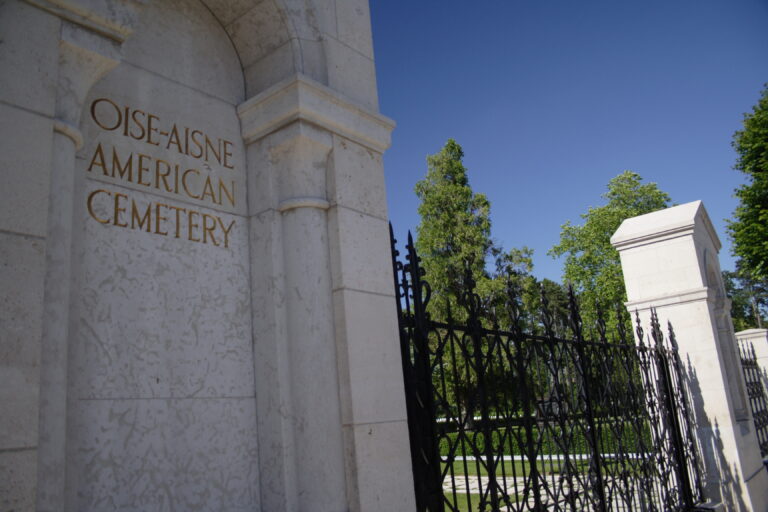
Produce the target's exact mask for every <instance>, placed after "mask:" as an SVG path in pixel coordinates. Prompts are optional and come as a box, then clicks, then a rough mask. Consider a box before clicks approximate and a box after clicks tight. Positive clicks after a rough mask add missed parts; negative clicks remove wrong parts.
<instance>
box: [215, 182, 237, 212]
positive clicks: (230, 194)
mask: <svg viewBox="0 0 768 512" xmlns="http://www.w3.org/2000/svg"><path fill="white" fill-rule="evenodd" d="M231 183H232V188H231V189H230V190H227V187H226V186H225V185H224V180H222V179H221V178H219V204H221V195H222V194H221V193H222V192H224V195H225V196H227V199H229V204H231V205H232V206H235V180H232V182H231Z"/></svg>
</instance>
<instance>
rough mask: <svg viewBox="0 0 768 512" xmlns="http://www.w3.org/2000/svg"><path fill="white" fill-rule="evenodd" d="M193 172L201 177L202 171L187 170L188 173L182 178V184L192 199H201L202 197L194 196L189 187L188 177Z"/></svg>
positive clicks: (185, 172)
mask: <svg viewBox="0 0 768 512" xmlns="http://www.w3.org/2000/svg"><path fill="white" fill-rule="evenodd" d="M191 172H193V173H195V174H197V175H200V171H198V170H197V169H187V170H186V171H184V174H183V175H182V176H181V184H182V186H183V187H184V192H186V193H187V195H188V196H189V197H191V198H192V199H200V196H196V195H194V194H193V193H192V192H190V191H189V188H188V187H187V175H188V174H189V173H191Z"/></svg>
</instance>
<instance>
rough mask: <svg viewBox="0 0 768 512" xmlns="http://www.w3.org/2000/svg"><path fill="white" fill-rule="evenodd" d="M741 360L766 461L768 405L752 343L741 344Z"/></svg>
mask: <svg viewBox="0 0 768 512" xmlns="http://www.w3.org/2000/svg"><path fill="white" fill-rule="evenodd" d="M739 359H740V360H741V366H742V369H743V370H744V380H745V382H746V388H747V396H748V398H749V406H750V409H751V411H752V421H753V423H754V425H755V433H756V434H757V440H758V444H759V445H760V456H761V457H763V459H766V457H768V405H767V404H766V402H767V400H766V397H765V386H764V385H763V376H762V374H761V369H760V365H759V364H758V363H757V356H756V355H755V348H754V346H753V345H752V344H751V343H746V342H742V343H740V346H739Z"/></svg>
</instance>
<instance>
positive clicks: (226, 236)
mask: <svg viewBox="0 0 768 512" xmlns="http://www.w3.org/2000/svg"><path fill="white" fill-rule="evenodd" d="M216 220H217V221H219V225H220V226H221V229H222V231H224V247H225V248H229V232H230V231H232V227H233V226H234V225H235V221H234V220H233V221H232V222H230V223H229V227H224V223H223V222H222V221H221V217H216Z"/></svg>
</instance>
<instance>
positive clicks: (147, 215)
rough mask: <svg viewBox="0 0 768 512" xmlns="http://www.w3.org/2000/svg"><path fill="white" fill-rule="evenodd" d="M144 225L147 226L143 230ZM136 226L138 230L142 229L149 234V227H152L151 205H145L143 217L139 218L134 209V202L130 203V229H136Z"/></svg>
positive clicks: (136, 210) (137, 211)
mask: <svg viewBox="0 0 768 512" xmlns="http://www.w3.org/2000/svg"><path fill="white" fill-rule="evenodd" d="M144 224H146V225H147V227H146V229H144ZM136 225H138V226H139V229H144V230H145V231H146V232H147V233H151V231H150V227H151V226H152V203H150V204H148V205H147V209H146V210H145V211H144V216H143V217H141V216H139V209H138V208H137V207H136V201H133V200H132V201H131V229H136Z"/></svg>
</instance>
